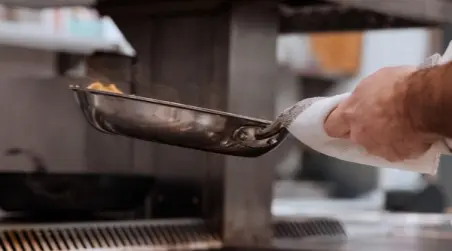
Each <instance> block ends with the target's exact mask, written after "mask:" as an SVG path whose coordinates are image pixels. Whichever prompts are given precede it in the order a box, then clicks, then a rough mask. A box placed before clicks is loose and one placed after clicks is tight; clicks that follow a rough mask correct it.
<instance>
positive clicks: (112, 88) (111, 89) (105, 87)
mask: <svg viewBox="0 0 452 251" xmlns="http://www.w3.org/2000/svg"><path fill="white" fill-rule="evenodd" d="M88 89H90V90H97V91H104V92H112V93H117V94H123V92H122V91H121V90H119V89H118V87H116V85H114V84H108V85H105V84H103V83H101V82H94V83H92V84H90V85H89V86H88Z"/></svg>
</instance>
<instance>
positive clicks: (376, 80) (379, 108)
mask: <svg viewBox="0 0 452 251" xmlns="http://www.w3.org/2000/svg"><path fill="white" fill-rule="evenodd" d="M448 79H450V80H451V81H452V64H446V65H443V66H436V67H433V68H428V69H423V70H418V69H416V68H415V67H405V66H404V67H388V68H384V69H381V70H379V71H377V72H375V73H374V74H372V75H370V76H368V77H366V78H364V79H363V80H362V81H361V82H360V83H359V85H358V86H357V87H356V89H355V90H354V91H353V92H352V94H351V96H350V97H349V98H348V99H347V100H346V101H344V102H343V103H341V104H339V105H338V107H336V109H334V110H333V111H332V112H331V114H330V115H329V116H328V117H327V119H326V120H325V124H324V126H325V131H326V132H327V134H328V135H329V136H331V137H335V138H346V139H349V140H351V141H352V142H354V143H356V144H359V145H361V146H363V147H364V148H365V149H366V150H367V151H368V152H369V153H370V154H372V155H376V156H380V157H383V158H385V159H387V160H389V161H400V160H405V159H409V158H414V157H418V156H419V155H421V154H423V153H425V151H427V150H428V149H429V147H430V146H431V145H432V144H433V143H434V142H436V141H437V140H439V139H444V138H446V137H447V138H452V116H449V114H451V112H452V84H449V83H448Z"/></svg>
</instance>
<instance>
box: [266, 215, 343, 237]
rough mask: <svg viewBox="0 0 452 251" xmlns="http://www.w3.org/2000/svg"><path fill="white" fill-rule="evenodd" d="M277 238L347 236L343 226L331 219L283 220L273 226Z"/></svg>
mask: <svg viewBox="0 0 452 251" xmlns="http://www.w3.org/2000/svg"><path fill="white" fill-rule="evenodd" d="M273 235H274V237H275V238H303V237H313V236H315V237H328V236H346V231H345V228H344V226H343V224H342V223H341V222H340V221H338V220H336V219H329V218H301V219H281V220H278V221H276V222H275V223H274V224H273Z"/></svg>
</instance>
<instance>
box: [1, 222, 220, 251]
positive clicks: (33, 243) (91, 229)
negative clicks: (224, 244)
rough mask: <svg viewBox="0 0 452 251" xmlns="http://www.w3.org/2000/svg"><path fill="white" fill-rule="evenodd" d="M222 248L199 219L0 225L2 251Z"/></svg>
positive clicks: (217, 239) (215, 237)
mask: <svg viewBox="0 0 452 251" xmlns="http://www.w3.org/2000/svg"><path fill="white" fill-rule="evenodd" d="M219 247H221V241H220V239H219V237H218V236H216V235H214V234H212V232H210V231H209V230H208V228H207V227H206V225H205V224H204V222H203V221H201V220H187V221H177V222H170V221H165V222H163V221H162V222H160V223H159V222H158V221H145V222H115V223H85V224H45V225H44V224H36V225H28V226H24V225H10V226H2V227H1V228H0V250H2V251H63V250H64V251H67V250H71V251H72V250H93V249H96V250H113V249H114V250H118V249H119V250H129V249H131V248H132V249H142V250H150V251H152V250H180V249H185V250H197V249H212V248H219Z"/></svg>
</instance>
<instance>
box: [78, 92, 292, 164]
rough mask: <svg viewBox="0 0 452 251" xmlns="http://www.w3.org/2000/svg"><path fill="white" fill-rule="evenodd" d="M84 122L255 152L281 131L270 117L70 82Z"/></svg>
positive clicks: (212, 148)
mask: <svg viewBox="0 0 452 251" xmlns="http://www.w3.org/2000/svg"><path fill="white" fill-rule="evenodd" d="M70 88H71V89H72V90H73V91H74V93H75V96H76V99H77V102H78V104H79V105H80V107H81V109H82V111H83V113H84V115H85V117H86V119H87V120H88V122H89V123H90V124H91V125H92V126H93V127H94V128H96V129H98V130H99V131H101V132H104V133H110V134H116V135H122V136H127V137H132V138H137V139H141V140H146V141H153V142H158V143H163V144H168V145H174V146H180V147H185V148H192V149H198V150H203V151H208V152H214V153H220V154H226V155H233V156H242V157H257V156H260V155H263V154H265V153H267V152H269V151H270V150H272V149H274V148H275V147H277V146H278V145H279V144H280V143H281V142H282V141H283V140H284V139H285V138H286V136H287V134H288V132H287V130H286V129H285V127H284V119H283V118H284V116H280V118H282V119H277V120H276V121H275V122H273V123H272V122H270V121H266V120H261V119H256V118H250V117H246V116H240V115H235V114H232V113H226V112H221V111H216V110H210V109H204V108H200V107H195V106H189V105H183V104H179V103H174V102H168V101H162V100H157V99H151V98H144V97H138V96H135V95H124V94H115V93H110V92H104V91H97V90H89V89H85V88H81V87H79V86H71V87H70Z"/></svg>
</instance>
